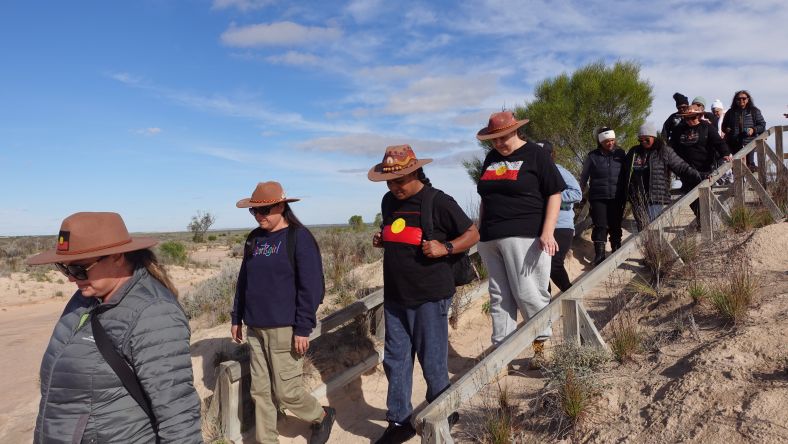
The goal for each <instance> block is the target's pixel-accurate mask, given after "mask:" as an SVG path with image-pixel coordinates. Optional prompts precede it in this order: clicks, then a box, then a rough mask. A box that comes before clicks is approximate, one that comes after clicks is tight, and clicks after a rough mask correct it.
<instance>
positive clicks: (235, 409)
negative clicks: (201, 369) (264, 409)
mask: <svg viewBox="0 0 788 444" xmlns="http://www.w3.org/2000/svg"><path fill="white" fill-rule="evenodd" d="M236 373H237V376H238V377H237V378H236V377H235V376H236ZM240 376H241V364H239V363H238V362H237V361H227V362H222V363H221V364H219V392H220V393H219V396H220V398H221V408H220V412H219V415H220V418H221V431H222V436H223V437H224V438H226V439H229V440H231V441H233V442H241V438H242V436H241V424H243V403H242V402H241V378H240Z"/></svg>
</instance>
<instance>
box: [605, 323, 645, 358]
mask: <svg viewBox="0 0 788 444" xmlns="http://www.w3.org/2000/svg"><path fill="white" fill-rule="evenodd" d="M643 338H644V335H643V332H642V331H641V330H640V326H639V325H638V323H637V319H635V317H634V316H632V314H631V313H630V312H628V311H622V312H621V313H619V316H618V317H617V318H616V319H614V320H613V321H612V324H611V326H610V350H611V351H612V352H613V356H615V358H616V360H617V361H618V362H620V363H624V362H627V361H629V360H632V358H633V357H634V355H635V354H637V353H638V352H640V351H641V349H642V346H643Z"/></svg>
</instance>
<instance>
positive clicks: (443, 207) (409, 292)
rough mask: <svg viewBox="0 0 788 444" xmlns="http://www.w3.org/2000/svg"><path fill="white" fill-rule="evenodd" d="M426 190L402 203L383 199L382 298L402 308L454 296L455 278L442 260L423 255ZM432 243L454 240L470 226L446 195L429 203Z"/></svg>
mask: <svg viewBox="0 0 788 444" xmlns="http://www.w3.org/2000/svg"><path fill="white" fill-rule="evenodd" d="M426 189H427V186H425V187H424V188H422V190H421V191H419V192H418V193H416V194H415V195H413V196H411V197H410V198H408V199H405V200H398V199H397V198H395V197H394V196H393V195H392V194H391V193H390V192H389V193H386V195H385V196H383V204H382V205H381V206H382V208H383V211H382V214H383V230H382V235H383V248H384V253H383V282H384V287H383V297H384V298H385V299H386V300H391V301H394V302H396V303H399V304H402V305H405V306H416V305H420V304H422V303H424V302H431V301H439V300H441V299H445V298H447V297H449V296H452V295H454V274H453V273H452V269H451V266H450V265H449V262H448V261H447V260H446V258H445V257H443V258H437V259H434V258H428V257H427V256H425V255H424V253H422V249H421V241H422V237H423V236H422V232H421V217H422V214H421V201H422V198H423V196H424V191H425V190H426ZM432 206H433V209H432V213H433V214H432V217H433V233H432V239H430V240H437V241H440V242H445V241H447V240H452V239H456V238H457V237H458V236H459V235H461V234H462V233H464V232H465V231H466V230H468V228H470V227H471V224H473V222H472V221H471V220H470V219H469V218H468V216H466V215H465V213H464V212H463V211H462V209H461V208H460V207H459V205H457V202H455V201H454V199H452V197H451V196H449V195H448V194H445V193H442V192H439V193H437V195H436V196H435V198H434V200H433V203H432Z"/></svg>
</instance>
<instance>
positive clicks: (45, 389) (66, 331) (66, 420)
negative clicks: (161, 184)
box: [27, 213, 202, 443]
mask: <svg viewBox="0 0 788 444" xmlns="http://www.w3.org/2000/svg"><path fill="white" fill-rule="evenodd" d="M155 244H156V240H154V239H151V238H142V237H131V236H129V232H128V230H127V229H126V226H125V224H124V223H123V220H122V219H121V217H120V215H118V214H117V213H75V214H72V215H71V216H69V217H67V218H66V219H64V220H63V223H62V225H61V227H60V233H59V234H58V238H57V244H56V248H55V250H53V251H47V252H45V253H41V254H38V255H36V256H33V257H31V258H30V259H28V261H27V263H28V264H31V265H39V264H55V265H56V266H57V268H58V269H59V270H60V271H61V272H62V273H63V274H64V275H66V276H67V277H68V279H69V281H71V282H74V283H75V284H76V285H77V288H78V290H77V292H76V293H74V295H73V296H72V297H71V300H70V301H69V302H68V304H67V305H66V308H65V310H64V311H63V314H62V315H61V317H60V320H59V321H58V323H57V325H56V326H55V329H54V331H53V333H52V337H51V339H50V341H49V346H48V347H47V350H46V353H45V354H44V358H43V361H42V362H41V404H40V406H39V411H38V417H37V419H36V428H35V432H34V436H33V441H34V442H36V443H57V442H64V443H72V442H89V443H101V442H124V443H152V442H179V443H181V442H184V443H198V442H202V436H201V432H200V399H199V398H198V396H197V393H196V392H195V390H194V385H193V377H192V365H191V356H190V354H189V338H190V332H189V322H188V320H187V319H186V315H185V314H184V312H183V309H182V308H181V306H180V305H179V304H178V300H177V298H176V294H177V293H176V290H175V287H174V286H173V285H172V282H170V280H169V278H168V277H167V274H166V273H165V271H164V269H163V268H162V267H161V266H160V265H159V264H158V262H157V261H156V256H155V255H154V254H153V252H152V251H151V250H150V249H149V248H150V247H152V246H153V245H155Z"/></svg>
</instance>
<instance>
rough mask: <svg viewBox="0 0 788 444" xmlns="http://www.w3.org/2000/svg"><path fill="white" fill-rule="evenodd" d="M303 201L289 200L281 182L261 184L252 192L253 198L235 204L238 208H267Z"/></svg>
mask: <svg viewBox="0 0 788 444" xmlns="http://www.w3.org/2000/svg"><path fill="white" fill-rule="evenodd" d="M299 200H301V199H289V198H288V197H287V196H286V195H285V190H284V189H282V185H281V184H280V183H279V182H274V181H269V182H260V183H258V184H257V187H255V189H254V191H253V192H252V197H246V198H243V199H241V200H239V201H238V203H236V204H235V206H236V207H238V208H251V207H267V206H270V205H276V204H278V203H280V202H298V201H299Z"/></svg>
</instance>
